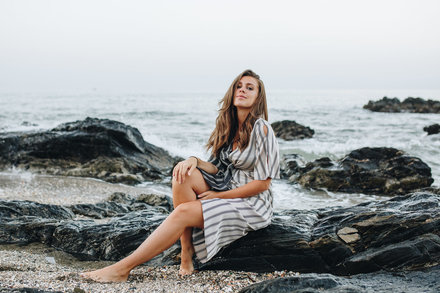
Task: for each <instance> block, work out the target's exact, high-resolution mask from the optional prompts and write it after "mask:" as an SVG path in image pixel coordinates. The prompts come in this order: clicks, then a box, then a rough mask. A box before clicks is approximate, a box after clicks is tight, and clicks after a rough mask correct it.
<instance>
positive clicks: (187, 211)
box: [173, 202, 192, 220]
mask: <svg viewBox="0 0 440 293" xmlns="http://www.w3.org/2000/svg"><path fill="white" fill-rule="evenodd" d="M191 208H192V205H191V203H189V202H185V203H182V204H180V205H178V206H177V207H176V208H175V209H174V211H173V216H174V217H175V218H177V219H179V220H184V219H186V218H187V217H189V216H191V210H192V209H191Z"/></svg>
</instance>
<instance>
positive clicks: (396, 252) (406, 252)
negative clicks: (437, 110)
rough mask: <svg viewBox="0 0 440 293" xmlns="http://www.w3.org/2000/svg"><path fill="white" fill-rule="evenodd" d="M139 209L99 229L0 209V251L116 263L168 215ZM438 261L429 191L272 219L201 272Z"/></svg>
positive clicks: (64, 217) (366, 267) (68, 213)
mask: <svg viewBox="0 0 440 293" xmlns="http://www.w3.org/2000/svg"><path fill="white" fill-rule="evenodd" d="M159 201H160V200H159ZM116 203H117V202H116ZM139 203H140V202H139V201H138V200H135V202H133V203H126V204H125V205H126V206H125V208H127V209H128V210H129V209H133V210H134V211H128V212H127V213H126V214H125V215H123V216H117V217H112V218H106V219H107V221H106V222H102V221H103V220H99V222H95V221H94V220H92V219H88V218H85V219H84V213H81V215H82V216H81V219H79V218H77V217H75V215H74V213H73V212H72V210H71V209H70V208H69V207H61V206H54V205H43V204H37V203H33V202H26V201H0V244H7V243H21V244H26V243H31V242H41V243H45V244H47V245H50V246H53V247H55V248H57V249H60V250H63V251H66V252H69V253H71V254H73V255H75V256H77V257H79V258H80V259H89V260H90V259H104V260H118V259H120V258H121V257H123V256H125V255H128V254H129V253H130V252H131V251H132V250H134V249H135V248H136V247H137V246H138V245H139V244H140V243H141V242H142V241H143V240H144V239H145V238H146V237H147V236H148V235H149V234H150V233H151V231H152V230H153V229H155V228H156V227H157V226H158V225H159V223H160V222H161V221H162V220H163V219H164V218H165V216H166V213H167V212H166V211H165V208H164V207H152V206H147V205H146V206H144V209H141V210H139V209H138V208H139V206H136V205H138V204H139ZM114 204H115V203H114ZM119 204H121V205H122V203H119ZM112 207H113V205H107V206H106V208H108V209H112ZM119 209H120V208H119V207H118V213H119V211H120V210H119ZM110 214H111V213H109V212H106V215H110ZM92 217H94V214H92ZM177 253H178V247H177V246H175V247H174V248H171V249H170V250H168V251H167V252H165V253H164V255H163V256H160V257H159V258H157V259H156V264H158V263H160V264H173V263H176V258H175V257H176V254H177ZM439 261H440V196H439V195H436V194H433V193H430V192H427V191H424V192H417V193H412V194H408V195H404V196H397V197H394V198H393V199H391V200H388V201H373V202H369V203H364V204H360V205H357V206H353V207H348V208H341V207H331V208H325V209H318V210H311V211H300V210H286V211H283V212H278V213H275V216H274V219H273V223H272V224H271V225H270V226H268V227H267V228H265V229H262V230H259V231H255V232H250V233H249V234H248V235H247V236H245V237H243V238H241V239H239V240H237V241H235V242H233V243H232V244H231V245H229V246H227V247H226V248H224V249H222V250H221V251H220V252H219V254H218V255H217V256H216V257H214V258H213V259H212V260H211V261H209V262H208V263H206V264H198V267H199V269H231V270H246V271H257V272H264V271H274V270H293V271H299V272H319V273H325V272H332V273H334V274H339V275H351V274H357V273H366V272H373V271H378V270H382V269H386V270H396V271H399V270H413V269H419V268H424V267H429V266H431V265H435V264H437V263H439Z"/></svg>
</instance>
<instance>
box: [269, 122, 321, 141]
mask: <svg viewBox="0 0 440 293" xmlns="http://www.w3.org/2000/svg"><path fill="white" fill-rule="evenodd" d="M271 126H272V128H273V131H274V132H275V136H276V137H280V138H282V139H284V140H294V139H304V138H310V137H312V136H313V134H315V131H314V130H313V129H311V128H310V127H307V126H304V125H301V124H299V123H296V122H295V121H290V120H283V121H277V122H274V123H272V124H271Z"/></svg>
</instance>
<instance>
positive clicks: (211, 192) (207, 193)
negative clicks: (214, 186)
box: [197, 190, 220, 200]
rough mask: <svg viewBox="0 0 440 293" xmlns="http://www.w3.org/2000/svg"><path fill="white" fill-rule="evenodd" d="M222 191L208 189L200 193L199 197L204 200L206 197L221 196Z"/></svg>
mask: <svg viewBox="0 0 440 293" xmlns="http://www.w3.org/2000/svg"><path fill="white" fill-rule="evenodd" d="M219 195H220V192H217V191H214V190H208V191H205V192H202V193H200V194H199V195H198V196H197V198H198V199H201V200H204V199H211V198H219V197H220V196H219Z"/></svg>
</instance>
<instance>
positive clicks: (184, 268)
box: [179, 247, 194, 276]
mask: <svg viewBox="0 0 440 293" xmlns="http://www.w3.org/2000/svg"><path fill="white" fill-rule="evenodd" d="M193 255H194V248H193V247H191V249H190V250H188V251H186V252H184V251H182V253H181V256H180V270H179V275H180V276H186V275H191V274H192V273H193V272H194V265H193V261H192V257H193Z"/></svg>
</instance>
